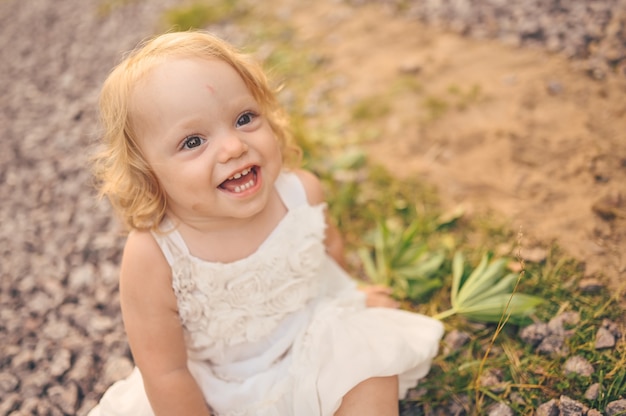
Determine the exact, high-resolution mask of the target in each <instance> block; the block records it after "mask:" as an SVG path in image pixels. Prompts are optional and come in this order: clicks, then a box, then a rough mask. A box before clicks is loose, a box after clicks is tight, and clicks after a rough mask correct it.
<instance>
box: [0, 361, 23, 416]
mask: <svg viewBox="0 0 626 416" xmlns="http://www.w3.org/2000/svg"><path fill="white" fill-rule="evenodd" d="M19 384H20V380H19V379H18V378H17V377H16V376H15V374H11V373H9V372H8V371H3V372H2V373H0V396H1V397H4V396H6V395H7V394H9V393H12V392H14V391H15V390H16V389H17V386H18V385H19ZM0 414H1V413H0Z"/></svg>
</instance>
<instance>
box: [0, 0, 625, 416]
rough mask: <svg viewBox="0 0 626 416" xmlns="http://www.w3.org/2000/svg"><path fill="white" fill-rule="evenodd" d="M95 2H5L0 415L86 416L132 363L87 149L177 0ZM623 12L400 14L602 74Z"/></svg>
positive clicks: (118, 237) (431, 7)
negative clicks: (99, 104)
mask: <svg viewBox="0 0 626 416" xmlns="http://www.w3.org/2000/svg"><path fill="white" fill-rule="evenodd" d="M101 3H102V2H101V1H98V0H82V1H81V0H57V1H46V0H29V1H28V2H26V1H21V0H2V1H0V33H1V36H0V50H1V51H2V52H1V53H2V59H0V91H2V106H1V110H2V111H1V112H0V132H1V136H0V137H2V140H3V141H4V142H6V144H7V146H5V147H3V150H2V151H1V152H0V200H1V201H2V204H1V205H0V223H1V224H2V225H1V226H0V253H1V258H0V304H1V305H2V307H1V310H0V335H1V337H2V346H1V348H2V353H1V354H0V398H1V400H0V415H9V414H10V415H32V414H39V415H73V414H79V415H82V414H85V413H86V410H88V409H89V408H91V407H92V406H93V405H94V403H95V402H96V400H97V399H98V398H99V396H100V395H101V394H102V392H103V391H104V389H105V388H106V387H107V386H108V385H109V384H110V383H111V382H112V381H113V380H116V379H118V378H120V377H121V376H122V375H125V374H126V373H127V372H128V371H129V369H130V368H131V366H132V362H131V358H130V353H129V350H128V346H127V344H126V340H125V336H124V333H123V328H122V325H121V318H120V314H119V302H118V299H117V287H116V280H117V267H118V263H119V259H120V255H121V247H122V244H123V235H122V230H121V229H120V228H119V226H118V224H117V222H116V221H115V220H114V219H113V218H112V215H111V212H110V209H109V206H108V204H107V203H106V202H105V201H103V202H98V201H97V200H96V198H95V196H94V191H93V189H92V187H91V182H90V181H91V178H90V173H89V169H88V167H87V166H88V165H87V155H88V153H89V151H90V148H91V146H92V145H93V143H94V139H95V138H96V137H97V135H98V127H97V123H96V121H97V115H96V112H95V108H96V100H97V95H98V91H99V87H100V85H101V83H102V81H103V80H104V78H105V76H106V74H107V73H108V71H109V70H110V68H111V66H112V65H113V63H114V62H116V61H117V59H118V57H119V55H120V53H121V52H122V51H125V50H128V49H129V48H131V47H133V46H134V45H135V44H136V43H137V41H139V40H140V39H142V38H143V37H145V36H146V35H149V34H151V33H153V32H154V31H155V29H156V22H158V18H159V16H160V15H161V13H162V11H163V10H164V9H165V8H167V7H170V6H172V5H175V4H177V3H178V1H176V0H151V1H149V2H148V1H145V0H144V1H127V2H119V3H125V4H126V5H125V6H123V7H116V8H114V9H112V10H110V11H106V10H103V9H102V8H99V5H100V4H101ZM110 3H117V2H113V1H112V2H110ZM390 3H392V4H393V1H392V2H390ZM404 3H406V2H404ZM470 6H473V7H470ZM625 10H626V1H616V0H615V1H609V0H605V1H601V0H594V1H584V0H576V1H574V0H569V1H563V2H561V1H559V0H553V1H551V2H545V1H539V0H533V1H531V0H513V1H504V0H489V1H469V0H466V1H463V0H456V1H453V0H450V1H443V0H439V1H435V0H429V1H421V2H415V3H414V4H409V6H408V8H407V9H405V12H406V13H409V14H411V15H414V16H415V17H416V18H419V19H422V20H425V21H428V22H430V23H432V24H441V25H446V26H448V27H450V28H452V29H453V30H457V31H459V32H461V33H464V34H467V35H470V36H483V37H499V38H502V39H503V40H504V41H506V42H513V43H520V44H527V43H534V44H540V45H542V46H543V47H547V48H550V49H552V50H559V51H563V52H564V53H566V54H568V55H570V56H571V57H572V58H575V59H576V60H577V61H576V62H578V63H579V65H582V66H583V68H585V69H586V70H589V71H590V73H591V74H592V75H594V76H598V77H600V76H602V75H603V73H605V72H606V71H608V70H611V68H617V69H620V68H621V66H622V65H623V64H624V44H625V39H626V35H625V33H624V29H623V25H624V21H625V19H626V17H625V16H626V14H625V12H624V11H625Z"/></svg>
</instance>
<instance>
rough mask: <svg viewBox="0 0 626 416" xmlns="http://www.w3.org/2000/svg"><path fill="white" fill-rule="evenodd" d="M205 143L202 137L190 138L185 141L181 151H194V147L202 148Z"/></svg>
mask: <svg viewBox="0 0 626 416" xmlns="http://www.w3.org/2000/svg"><path fill="white" fill-rule="evenodd" d="M202 143H204V139H203V138H202V137H200V136H189V137H186V138H185V140H183V144H182V145H181V149H193V148H194V147H198V146H200V145H201V144H202Z"/></svg>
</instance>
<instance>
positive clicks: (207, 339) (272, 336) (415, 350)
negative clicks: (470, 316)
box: [89, 172, 443, 416]
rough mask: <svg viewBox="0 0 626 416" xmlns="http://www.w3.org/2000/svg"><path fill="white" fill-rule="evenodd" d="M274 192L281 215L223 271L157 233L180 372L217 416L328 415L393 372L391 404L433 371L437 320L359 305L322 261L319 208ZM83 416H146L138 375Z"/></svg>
mask: <svg viewBox="0 0 626 416" xmlns="http://www.w3.org/2000/svg"><path fill="white" fill-rule="evenodd" d="M276 189H277V191H278V193H279V195H280V197H281V199H282V201H283V203H284V204H285V205H286V207H287V208H288V212H287V214H286V215H285V217H284V218H283V219H282V220H281V222H280V223H279V224H278V226H277V227H276V228H275V229H274V230H273V232H272V233H271V235H270V236H269V237H268V238H267V239H266V240H265V241H264V243H263V244H262V245H261V246H260V247H259V248H258V249H257V251H256V252H254V253H253V254H251V255H250V256H248V257H246V258H243V259H241V260H237V261H234V262H232V263H212V262H207V261H204V260H201V259H198V258H195V257H193V256H192V255H191V254H190V253H189V251H188V249H187V247H186V245H185V242H184V241H183V239H182V237H181V236H180V234H179V233H178V232H177V231H175V230H174V231H172V232H170V233H168V234H154V236H155V238H156V240H157V242H158V244H159V246H160V247H161V249H162V251H163V253H164V255H165V257H166V258H167V260H168V262H169V264H170V266H171V267H172V276H173V277H172V279H173V283H172V286H173V289H174V292H175V294H176V297H177V302H178V308H179V314H180V318H181V321H182V323H183V326H184V329H185V337H186V344H187V350H188V357H189V370H190V372H191V374H192V375H193V376H194V378H195V379H196V381H197V382H198V384H199V386H200V388H201V390H202V391H203V393H204V397H205V399H206V401H207V403H208V404H209V405H210V407H211V408H212V409H213V413H214V414H215V415H219V416H227V415H228V416H231V415H232V416H234V415H255V416H261V415H262V416H278V415H280V416H287V415H297V416H317V415H323V416H331V415H333V414H334V412H335V411H336V410H337V409H338V408H339V406H340V404H341V400H342V397H343V396H344V395H345V394H346V393H347V392H348V391H349V390H350V389H352V388H353V387H354V386H356V385H357V384H359V383H360V382H361V381H364V380H366V379H368V378H370V377H380V376H391V375H396V374H398V375H399V380H400V389H399V392H398V397H399V398H403V397H404V395H405V394H406V391H407V390H408V389H409V388H411V387H414V386H415V385H416V384H417V381H418V380H419V379H420V378H422V377H424V376H425V375H426V374H427V373H428V370H429V369H430V364H431V360H432V358H433V357H434V356H435V355H436V353H437V350H438V345H439V340H440V338H441V336H442V333H443V327H442V325H441V323H440V322H439V321H437V320H435V319H432V318H429V317H426V316H423V315H419V314H415V313H411V312H407V311H402V310H395V309H387V308H366V307H365V297H364V295H363V294H362V293H361V292H360V291H358V290H357V288H356V284H355V282H354V281H353V280H352V279H351V278H350V277H349V276H348V275H347V274H346V273H345V272H344V271H343V269H342V268H340V267H339V266H338V265H337V264H336V263H335V262H334V261H333V259H332V258H331V257H329V256H328V255H327V254H326V252H325V247H324V241H323V240H324V230H325V220H324V209H325V206H324V205H323V204H322V205H318V206H311V205H309V204H308V203H307V199H306V194H305V191H304V188H303V187H302V184H301V183H300V181H299V179H298V177H297V176H296V175H295V174H293V173H286V172H285V173H282V174H281V175H280V176H279V178H278V180H277V181H276ZM89 415H90V416H98V415H100V416H110V415H119V416H121V415H124V416H152V415H153V413H152V410H151V408H150V405H149V403H148V400H147V398H146V395H145V392H144V388H143V383H142V380H141V374H140V373H139V371H138V369H135V370H134V371H133V373H132V374H131V375H130V376H129V377H128V378H127V379H125V380H122V381H118V382H117V383H115V384H114V385H113V386H111V387H110V388H109V389H108V390H107V392H106V393H105V395H104V396H103V398H102V400H101V402H100V404H99V405H98V406H97V407H96V408H94V409H93V410H92V411H91V412H90V413H89Z"/></svg>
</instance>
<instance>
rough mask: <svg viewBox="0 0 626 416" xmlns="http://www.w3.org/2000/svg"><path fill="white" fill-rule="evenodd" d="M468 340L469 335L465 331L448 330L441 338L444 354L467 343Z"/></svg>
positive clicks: (454, 350)
mask: <svg viewBox="0 0 626 416" xmlns="http://www.w3.org/2000/svg"><path fill="white" fill-rule="evenodd" d="M469 340H470V336H469V334H468V333H467V332H463V331H459V330H457V329H453V330H452V331H450V332H448V333H447V334H446V336H445V338H444V339H443V344H444V354H446V355H449V354H450V353H453V352H456V351H458V350H459V349H461V347H462V346H463V345H465V344H467V342H468V341H469Z"/></svg>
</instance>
